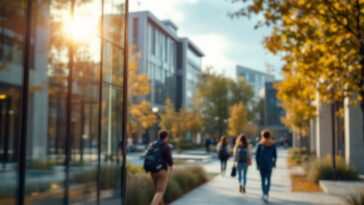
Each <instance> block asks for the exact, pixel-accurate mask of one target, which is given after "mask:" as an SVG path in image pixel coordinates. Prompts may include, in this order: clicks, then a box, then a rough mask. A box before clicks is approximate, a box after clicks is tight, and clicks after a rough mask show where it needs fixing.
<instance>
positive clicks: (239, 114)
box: [228, 102, 248, 136]
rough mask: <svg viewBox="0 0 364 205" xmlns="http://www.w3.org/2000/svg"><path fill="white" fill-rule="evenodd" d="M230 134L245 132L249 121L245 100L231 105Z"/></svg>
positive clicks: (235, 134)
mask: <svg viewBox="0 0 364 205" xmlns="http://www.w3.org/2000/svg"><path fill="white" fill-rule="evenodd" d="M228 122H229V123H228V134H229V135H230V136H237V135H239V134H241V133H243V132H244V129H245V128H246V126H247V122H248V113H247V110H246V108H245V105H244V103H243V102H239V103H237V104H234V105H232V106H230V108H229V120H228Z"/></svg>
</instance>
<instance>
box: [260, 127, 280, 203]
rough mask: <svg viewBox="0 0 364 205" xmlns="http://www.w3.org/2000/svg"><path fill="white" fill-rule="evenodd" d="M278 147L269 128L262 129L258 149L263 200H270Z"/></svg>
mask: <svg viewBox="0 0 364 205" xmlns="http://www.w3.org/2000/svg"><path fill="white" fill-rule="evenodd" d="M276 160H277V148H276V145H275V142H274V141H273V140H272V139H271V133H270V132H269V131H268V130H264V131H262V139H261V141H260V142H259V144H258V148H257V151H256V161H257V166H258V167H257V168H258V170H259V171H260V176H261V180H262V191H263V200H264V201H265V202H267V201H268V196H269V190H270V179H271V175H272V169H273V167H275V166H276Z"/></svg>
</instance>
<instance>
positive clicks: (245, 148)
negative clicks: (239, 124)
mask: <svg viewBox="0 0 364 205" xmlns="http://www.w3.org/2000/svg"><path fill="white" fill-rule="evenodd" d="M251 159H252V155H251V151H250V149H249V143H248V140H247V138H246V136H245V135H240V136H238V137H237V138H236V142H235V147H234V165H235V166H237V171H238V182H239V192H241V193H245V192H246V183H247V178H246V175H247V172H248V166H250V165H251Z"/></svg>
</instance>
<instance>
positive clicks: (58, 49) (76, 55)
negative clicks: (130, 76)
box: [0, 0, 126, 205]
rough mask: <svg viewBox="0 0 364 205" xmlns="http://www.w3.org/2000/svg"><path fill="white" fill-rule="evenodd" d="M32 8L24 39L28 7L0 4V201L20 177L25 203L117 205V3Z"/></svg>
mask: <svg viewBox="0 0 364 205" xmlns="http://www.w3.org/2000/svg"><path fill="white" fill-rule="evenodd" d="M30 2H32V3H31V7H32V12H31V21H30V28H31V30H30V31H31V35H30V36H27V35H26V28H27V26H29V24H27V22H26V16H27V14H28V13H27V12H24V11H26V10H27V3H26V1H25V0H4V1H1V2H0V8H1V9H0V17H1V18H0V163H1V166H0V181H1V186H0V204H1V205H13V204H23V203H22V202H21V201H17V200H16V199H17V198H18V199H19V197H18V196H20V195H21V192H19V190H22V189H19V186H20V185H21V183H19V181H21V180H20V179H21V178H22V177H21V176H25V184H24V194H23V195H21V196H24V204H53V205H56V204H110V203H112V204H121V202H122V198H123V197H122V178H123V176H124V175H125V173H124V172H123V171H122V165H123V163H125V161H123V156H122V154H121V153H122V150H121V147H122V146H121V144H122V143H121V142H122V140H123V138H124V136H123V134H122V133H123V132H122V131H123V130H122V128H123V126H122V125H123V121H122V116H123V113H124V112H125V110H123V107H122V99H123V90H124V88H123V78H124V75H123V68H124V56H125V42H124V39H125V30H126V29H125V11H124V10H125V1H124V0H104V1H99V0H88V1H81V0H78V1H75V0H74V1H30ZM72 5H73V9H72ZM72 10H73V16H74V17H73V18H71V15H70V14H71V13H72ZM27 37H30V44H29V47H30V55H29V58H30V59H29V64H30V65H28V66H27V64H25V65H23V62H24V60H26V56H25V55H24V50H25V49H24V48H25V46H26V43H27V41H26V40H25V39H26V38H27ZM26 69H29V71H30V73H29V76H25V78H27V77H28V78H29V85H27V84H24V82H25V81H24V80H23V77H24V76H23V74H25V73H26V72H24V71H25V70H26ZM70 75H71V77H72V80H71V81H70V79H71V78H70ZM69 82H71V83H69ZM24 86H26V88H28V90H27V94H28V96H29V97H28V99H27V100H26V101H24V100H25V99H23V98H22V96H24V95H23V94H22V89H23V87H24ZM23 103H27V104H26V106H27V115H28V117H27V119H26V122H27V133H26V134H25V136H21V129H22V128H23V126H22V125H21V122H22V120H24V119H23V117H24V113H22V110H23V108H22V104H23ZM23 122H24V121H23ZM21 145H25V147H26V154H25V166H24V167H25V169H19V167H22V166H20V165H21V164H20V162H21V161H22V160H21V159H24V156H23V158H22V155H21V154H20V152H21V150H20V146H21Z"/></svg>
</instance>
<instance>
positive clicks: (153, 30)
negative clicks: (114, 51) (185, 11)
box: [129, 11, 179, 107]
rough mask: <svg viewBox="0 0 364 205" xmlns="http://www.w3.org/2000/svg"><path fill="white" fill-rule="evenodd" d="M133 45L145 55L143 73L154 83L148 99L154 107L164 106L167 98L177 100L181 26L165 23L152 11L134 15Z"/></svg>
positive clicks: (130, 39) (131, 38)
mask: <svg viewBox="0 0 364 205" xmlns="http://www.w3.org/2000/svg"><path fill="white" fill-rule="evenodd" d="M129 21H130V23H129V25H130V26H129V28H130V29H129V32H130V33H129V43H130V46H136V47H137V49H138V52H140V53H141V58H140V59H139V68H138V70H139V73H145V74H147V75H148V76H149V78H150V81H151V88H152V89H151V90H152V91H151V93H150V95H149V96H147V97H146V99H147V100H149V101H150V102H151V104H152V106H153V107H163V105H164V102H165V101H166V100H167V99H171V100H173V101H174V102H175V101H176V87H177V84H176V74H177V73H176V72H177V44H178V41H179V39H178V37H177V35H176V33H177V27H176V26H175V25H174V24H173V23H172V22H170V21H165V22H162V21H160V20H158V19H157V18H156V17H155V16H154V15H153V14H152V13H150V12H148V11H143V12H135V13H130V15H129Z"/></svg>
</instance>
